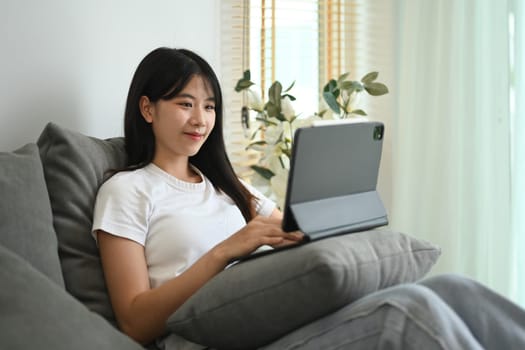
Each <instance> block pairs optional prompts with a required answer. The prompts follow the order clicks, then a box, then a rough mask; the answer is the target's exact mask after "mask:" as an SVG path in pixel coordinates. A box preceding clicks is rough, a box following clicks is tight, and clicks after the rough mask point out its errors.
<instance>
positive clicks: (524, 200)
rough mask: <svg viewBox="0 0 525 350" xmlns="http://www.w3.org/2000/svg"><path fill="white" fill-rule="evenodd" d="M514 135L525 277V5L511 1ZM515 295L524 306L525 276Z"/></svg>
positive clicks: (517, 230)
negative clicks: (524, 220)
mask: <svg viewBox="0 0 525 350" xmlns="http://www.w3.org/2000/svg"><path fill="white" fill-rule="evenodd" d="M510 3H511V17H510V19H511V20H510V33H511V57H510V62H511V73H512V74H511V76H512V77H513V84H512V90H511V131H512V133H511V135H512V143H511V145H512V158H511V161H512V232H513V234H514V236H515V237H516V244H515V245H514V255H513V256H514V258H515V264H514V267H515V268H514V271H513V272H514V274H515V275H516V276H525V253H524V252H523V249H525V223H524V222H523V216H524V213H525V137H524V136H523V135H525V118H524V116H525V69H524V67H523V62H525V4H523V1H522V0H511V2H510ZM513 287H514V290H513V294H515V295H516V299H517V300H518V301H519V302H520V303H521V304H522V305H525V278H524V277H521V278H520V279H516V281H515V283H514V286H513Z"/></svg>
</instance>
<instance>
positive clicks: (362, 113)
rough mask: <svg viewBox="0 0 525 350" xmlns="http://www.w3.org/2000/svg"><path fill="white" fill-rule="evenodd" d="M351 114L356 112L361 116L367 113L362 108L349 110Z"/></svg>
mask: <svg viewBox="0 0 525 350" xmlns="http://www.w3.org/2000/svg"><path fill="white" fill-rule="evenodd" d="M350 113H351V114H357V115H362V116H366V115H367V114H366V113H365V111H363V110H362V109H354V110H353V111H351V112H350Z"/></svg>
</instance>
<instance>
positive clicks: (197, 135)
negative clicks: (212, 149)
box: [184, 132, 204, 141]
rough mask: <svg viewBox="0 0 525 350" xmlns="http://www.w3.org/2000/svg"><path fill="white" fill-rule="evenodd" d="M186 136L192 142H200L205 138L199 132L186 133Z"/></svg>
mask: <svg viewBox="0 0 525 350" xmlns="http://www.w3.org/2000/svg"><path fill="white" fill-rule="evenodd" d="M184 134H185V135H188V136H189V137H190V138H191V139H192V140H195V141H198V140H200V139H202V138H203V137H204V134H201V133H198V132H185V133H184Z"/></svg>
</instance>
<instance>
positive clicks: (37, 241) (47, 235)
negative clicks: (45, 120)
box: [0, 143, 64, 288]
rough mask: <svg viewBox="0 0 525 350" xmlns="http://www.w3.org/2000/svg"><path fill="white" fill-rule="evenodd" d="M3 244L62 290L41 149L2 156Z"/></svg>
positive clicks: (0, 216)
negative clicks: (41, 161)
mask: <svg viewBox="0 0 525 350" xmlns="http://www.w3.org/2000/svg"><path fill="white" fill-rule="evenodd" d="M0 194H1V200H0V245H3V246H4V247H6V248H8V249H9V250H11V251H13V252H14V253H16V254H18V255H19V256H21V257H22V258H24V259H25V260H26V261H27V262H29V263H30V264H31V265H32V266H33V267H34V268H35V269H37V270H39V271H40V272H42V273H43V274H44V275H46V276H47V277H48V278H50V279H51V280H52V281H54V282H55V283H57V284H58V285H59V286H61V287H62V288H63V287H64V280H63V278H62V271H61V269H60V262H59V260H58V254H57V238H56V235H55V231H54V230H53V217H52V214H51V206H50V205H49V200H48V192H47V188H46V183H45V180H44V173H43V170H42V164H41V163H40V156H39V154H38V147H37V146H36V144H34V143H30V144H27V145H25V146H24V147H21V148H20V149H18V150H16V151H13V152H1V153H0Z"/></svg>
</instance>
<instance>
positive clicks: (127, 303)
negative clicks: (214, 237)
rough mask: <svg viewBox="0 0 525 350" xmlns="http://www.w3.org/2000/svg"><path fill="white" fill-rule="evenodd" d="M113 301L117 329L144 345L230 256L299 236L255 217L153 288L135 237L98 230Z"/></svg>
mask: <svg viewBox="0 0 525 350" xmlns="http://www.w3.org/2000/svg"><path fill="white" fill-rule="evenodd" d="M97 238H98V244H99V249H100V255H101V258H102V265H103V269H104V275H105V279H106V284H107V287H108V291H109V295H110V298H111V303H112V306H113V310H114V311H115V315H116V317H117V321H118V323H119V326H120V328H121V330H122V331H123V332H124V333H126V334H128V335H129V336H130V337H132V338H133V339H135V340H137V341H138V342H141V343H143V344H146V343H149V342H151V341H152V340H154V339H155V338H156V337H158V336H160V335H162V334H163V333H164V331H165V324H166V321H167V319H168V318H169V316H170V315H171V314H172V313H173V312H175V310H177V309H178V308H179V307H180V306H181V305H182V304H183V303H184V302H185V301H186V300H187V299H188V298H189V297H190V296H191V295H192V294H193V293H195V292H196V291H197V290H198V289H199V288H200V287H202V286H203V285H204V284H205V283H206V282H207V281H209V280H210V279H211V278H212V277H213V276H215V275H216V274H218V273H219V272H220V271H222V270H223V269H224V268H225V267H226V265H227V264H228V261H230V259H232V258H235V257H238V256H243V255H247V254H250V253H251V252H253V251H254V250H255V249H257V248H258V247H260V246H261V245H265V244H267V245H274V246H275V245H278V244H280V243H282V242H284V241H288V240H290V239H295V240H296V241H298V240H300V239H301V238H302V237H301V235H292V236H290V234H288V233H284V232H283V231H282V230H281V228H280V219H278V218H274V217H268V218H264V217H256V218H255V219H253V220H252V221H250V222H249V223H248V224H247V225H246V226H245V227H244V228H243V229H241V230H240V231H238V232H236V233H235V234H233V235H232V236H230V237H229V238H228V239H226V240H225V241H223V242H221V243H219V244H218V245H216V246H215V247H214V248H213V249H211V250H210V251H209V252H208V253H206V254H204V255H203V256H202V257H201V258H200V259H199V260H197V262H195V264H193V265H192V266H191V267H190V268H188V269H187V270H186V271H185V272H183V273H182V274H181V275H179V276H178V277H176V278H173V279H172V280H169V281H168V282H166V283H164V284H163V285H161V286H159V287H157V288H154V289H151V288H150V284H149V278H148V271H147V264H146V259H145V255H144V247H143V246H142V245H140V244H138V243H136V242H134V241H131V240H129V239H126V238H122V237H118V236H115V235H112V234H109V233H107V232H104V231H101V230H99V231H97Z"/></svg>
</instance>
